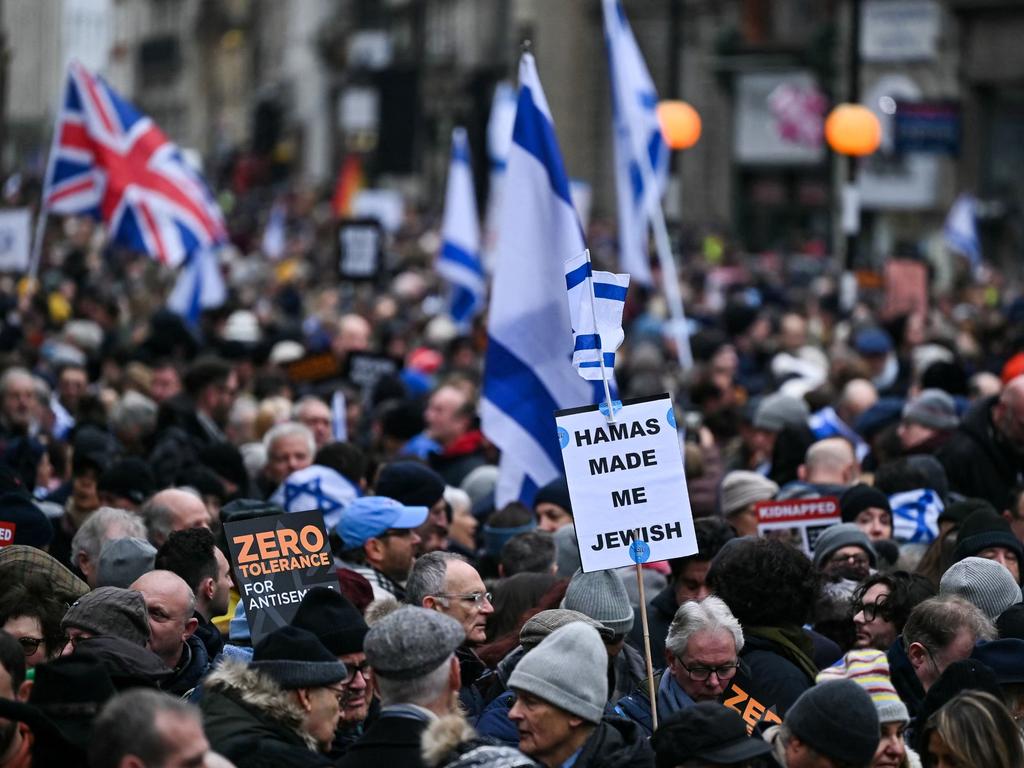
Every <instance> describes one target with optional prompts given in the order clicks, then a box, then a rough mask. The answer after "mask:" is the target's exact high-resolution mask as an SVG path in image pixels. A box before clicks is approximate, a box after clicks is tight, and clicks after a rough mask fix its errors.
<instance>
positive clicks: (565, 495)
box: [533, 477, 572, 514]
mask: <svg viewBox="0 0 1024 768" xmlns="http://www.w3.org/2000/svg"><path fill="white" fill-rule="evenodd" d="M544 503H548V504H554V505H555V506H556V507H561V508H562V509H564V510H565V511H566V512H568V513H569V514H572V501H570V500H569V483H568V482H566V480H565V478H564V477H559V478H557V479H555V480H552V481H551V482H550V483H548V484H547V485H542V486H541V487H540V488H539V489H537V495H536V496H534V497H533V508H534V509H536V508H537V505H538V504H544Z"/></svg>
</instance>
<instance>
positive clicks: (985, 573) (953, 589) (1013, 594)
mask: <svg viewBox="0 0 1024 768" xmlns="http://www.w3.org/2000/svg"><path fill="white" fill-rule="evenodd" d="M945 595H957V596H959V597H962V598H964V599H965V600H967V601H968V602H970V603H973V604H974V605H976V606H977V607H978V608H980V609H981V612H982V613H983V614H985V616H987V617H988V618H989V619H991V620H992V621H993V622H994V621H995V620H996V619H998V618H999V615H1000V614H1001V613H1002V612H1003V611H1005V610H1006V609H1007V608H1009V607H1010V606H1011V605H1016V604H1017V603H1019V602H1021V600H1022V596H1021V591H1020V586H1019V585H1018V584H1017V581H1016V580H1015V579H1014V578H1013V576H1011V575H1010V573H1009V571H1007V570H1006V568H1004V567H1003V566H1002V565H1000V564H999V563H997V562H993V561H992V560H985V559H984V558H981V557H967V558H964V559H963V560H961V561H960V562H959V563H956V564H955V565H953V566H952V567H950V569H949V570H948V571H946V572H945V573H944V574H943V575H942V580H941V581H939V596H940V597H941V596H945Z"/></svg>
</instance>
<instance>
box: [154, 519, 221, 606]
mask: <svg viewBox="0 0 1024 768" xmlns="http://www.w3.org/2000/svg"><path fill="white" fill-rule="evenodd" d="M216 543H217V540H216V538H214V535H213V534H212V533H211V532H210V531H209V529H207V528H186V529H185V530H183V531H171V533H170V535H169V536H168V537H167V541H165V542H164V543H163V546H161V547H160V549H159V550H158V551H157V553H156V560H155V562H154V563H153V567H154V568H155V569H157V570H162V571H170V572H171V573H176V574H178V575H179V576H181V578H182V579H184V580H185V583H186V584H188V588H189V589H191V590H192V592H193V593H194V592H197V591H198V590H199V585H200V584H201V583H202V582H203V579H214V580H216V578H217V556H216V555H215V554H214V553H213V549H214V547H215V546H216Z"/></svg>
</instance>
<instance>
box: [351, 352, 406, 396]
mask: <svg viewBox="0 0 1024 768" xmlns="http://www.w3.org/2000/svg"><path fill="white" fill-rule="evenodd" d="M400 370H401V363H400V362H399V361H398V360H396V359H395V358H393V357H388V356H387V355H374V354H371V353H370V352H349V353H348V360H347V362H346V365H345V378H346V379H348V380H349V381H351V382H352V383H353V384H355V385H356V386H357V387H359V389H360V390H361V392H362V395H363V398H364V399H369V397H370V395H371V394H372V393H373V388H374V387H376V386H377V383H378V382H379V381H380V380H381V379H384V378H387V377H389V376H395V375H396V374H397V373H398V372H399V371H400Z"/></svg>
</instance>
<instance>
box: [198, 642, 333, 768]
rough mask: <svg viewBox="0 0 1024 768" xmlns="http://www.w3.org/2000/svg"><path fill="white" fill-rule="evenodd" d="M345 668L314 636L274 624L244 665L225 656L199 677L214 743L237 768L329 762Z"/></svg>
mask: <svg viewBox="0 0 1024 768" xmlns="http://www.w3.org/2000/svg"><path fill="white" fill-rule="evenodd" d="M347 676H348V673H347V670H346V669H345V665H344V664H342V663H341V662H340V661H338V660H337V659H336V658H335V657H334V655H332V654H331V652H330V651H328V650H327V649H326V648H324V646H323V643H321V642H320V641H319V640H317V639H316V636H315V635H313V634H312V633H310V632H307V631H306V630H304V629H299V628H298V627H290V626H289V627H281V628H279V629H276V630H274V631H273V632H271V633H270V634H269V635H267V636H266V637H264V638H263V639H262V640H261V641H260V642H259V644H257V646H256V649H255V650H254V651H253V656H252V662H251V663H250V664H249V665H248V666H246V665H245V664H242V663H240V662H238V661H232V660H225V661H224V663H223V664H221V665H220V666H219V667H218V668H217V669H216V670H214V671H213V672H211V673H210V675H209V676H208V677H207V678H206V680H205V682H204V684H203V685H204V687H205V689H206V693H205V695H204V696H203V700H202V702H201V704H200V709H201V710H202V713H203V725H204V727H205V729H206V736H207V738H209V740H210V744H211V745H212V746H213V748H214V749H215V750H216V751H217V752H219V753H220V754H222V755H224V757H226V758H227V759H229V760H230V761H231V762H233V763H234V764H235V765H236V766H238V768H247V767H248V766H267V765H304V766H331V765H334V763H333V762H332V761H331V760H329V759H328V758H327V756H326V754H321V753H326V752H327V750H329V749H330V746H331V742H332V740H333V739H334V732H335V729H336V728H337V726H338V716H339V711H340V710H339V704H338V699H339V697H340V696H341V695H342V691H341V688H340V684H341V682H342V681H343V680H344V679H345V678H346V677H347Z"/></svg>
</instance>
